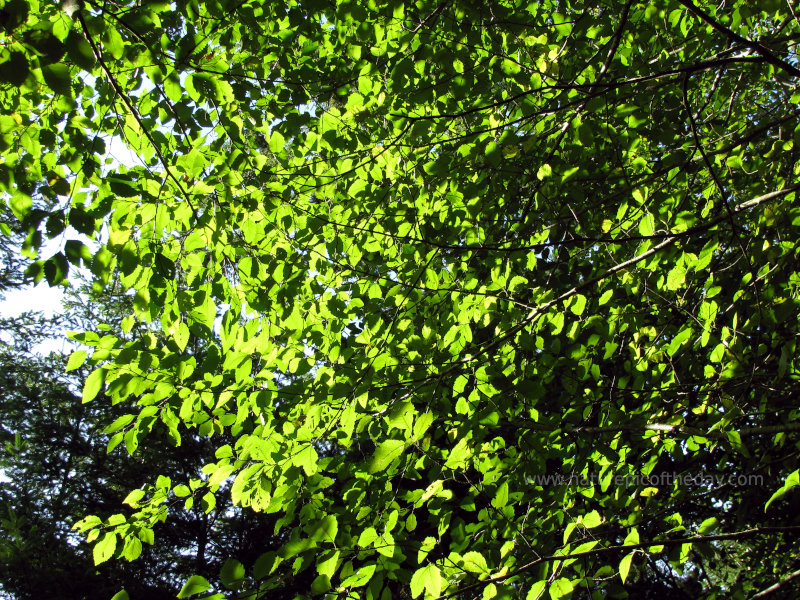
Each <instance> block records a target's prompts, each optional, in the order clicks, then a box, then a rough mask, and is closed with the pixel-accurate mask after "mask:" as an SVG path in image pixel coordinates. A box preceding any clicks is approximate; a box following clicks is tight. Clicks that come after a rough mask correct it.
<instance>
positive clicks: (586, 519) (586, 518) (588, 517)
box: [581, 510, 603, 529]
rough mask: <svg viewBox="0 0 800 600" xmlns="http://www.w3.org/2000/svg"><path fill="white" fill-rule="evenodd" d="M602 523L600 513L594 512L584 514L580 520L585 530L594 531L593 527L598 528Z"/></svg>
mask: <svg viewBox="0 0 800 600" xmlns="http://www.w3.org/2000/svg"><path fill="white" fill-rule="evenodd" d="M602 523H603V519H602V517H601V516H600V513H599V512H597V511H596V510H593V511H591V512H589V513H586V514H585V515H583V517H582V518H581V525H583V526H584V527H586V528H587V529H594V528H595V527H599V526H600V525H601V524H602Z"/></svg>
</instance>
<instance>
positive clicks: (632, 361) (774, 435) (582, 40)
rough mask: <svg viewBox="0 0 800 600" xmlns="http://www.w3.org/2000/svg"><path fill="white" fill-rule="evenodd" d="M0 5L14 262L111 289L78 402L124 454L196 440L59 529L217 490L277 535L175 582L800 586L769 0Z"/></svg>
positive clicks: (475, 593) (93, 533)
mask: <svg viewBox="0 0 800 600" xmlns="http://www.w3.org/2000/svg"><path fill="white" fill-rule="evenodd" d="M0 25H2V27H3V30H4V32H3V33H2V34H0V35H2V40H3V44H2V49H1V50H0V106H2V111H0V112H1V113H2V116H0V130H1V132H2V137H1V138H0V139H1V140H2V141H0V152H2V163H0V186H2V189H3V190H4V195H3V197H4V199H5V201H6V202H7V204H8V207H9V209H10V210H11V211H13V213H14V215H15V218H16V222H15V224H14V227H15V228H16V229H14V230H15V231H20V230H21V231H22V232H23V233H24V235H25V236H26V237H25V242H24V244H23V249H22V252H23V254H25V255H26V256H29V257H31V258H33V259H35V262H34V263H33V264H32V265H31V266H30V267H29V268H28V271H27V274H28V276H29V277H30V278H32V279H33V280H34V281H40V280H42V279H46V280H47V282H48V283H49V284H51V285H62V284H66V282H67V281H68V277H69V272H70V270H76V269H79V270H88V271H90V272H91V273H92V275H93V278H94V280H93V286H94V290H95V292H96V293H100V294H102V293H104V291H105V290H107V289H108V288H109V286H112V285H113V286H122V288H123V289H124V290H125V293H127V294H128V295H129V296H130V300H131V309H130V311H129V314H128V315H126V317H125V318H124V319H122V320H121V322H113V323H112V322H108V323H105V322H102V321H101V320H100V319H96V321H95V322H92V323H89V324H88V326H87V327H86V330H85V331H79V332H76V333H74V334H73V335H72V337H73V339H74V340H75V341H76V342H77V343H79V344H81V345H82V348H83V349H81V350H79V351H77V352H75V353H74V354H73V355H72V356H71V357H70V359H69V362H68V364H67V367H66V368H67V369H68V370H74V369H78V368H82V369H86V370H87V373H90V374H89V375H88V376H87V377H86V379H85V382H84V385H83V392H82V396H83V397H82V401H83V402H84V403H89V402H94V403H102V404H101V406H104V407H106V409H107V410H108V411H112V410H113V411H114V414H119V415H120V416H119V417H115V420H114V421H113V423H111V424H110V425H109V426H108V427H107V428H106V432H107V433H108V434H109V440H108V449H109V451H113V450H114V449H117V450H116V451H121V450H122V449H123V448H124V450H125V451H126V452H127V453H129V454H130V455H131V457H130V458H129V460H132V461H134V460H136V457H137V456H138V455H141V454H142V453H143V452H146V451H147V450H146V449H147V448H148V447H160V446H159V445H163V443H164V442H165V441H166V442H169V443H170V444H172V446H173V449H172V450H171V452H174V453H176V456H179V453H180V449H181V448H182V447H183V445H185V444H186V443H188V442H189V440H190V439H196V438H197V437H203V438H206V442H205V443H204V448H206V450H205V455H204V456H203V457H202V459H201V460H200V465H198V467H197V468H195V469H194V470H192V472H188V473H184V474H177V473H175V472H174V470H173V472H170V473H158V472H153V473H151V475H150V477H149V481H148V483H145V484H143V485H141V487H139V488H136V489H132V490H130V493H129V494H128V495H127V497H126V498H125V505H126V506H120V507H119V508H118V509H117V511H116V512H113V513H107V514H96V515H87V516H86V517H85V518H83V519H82V520H80V521H79V522H78V523H77V524H76V528H77V530H78V531H79V532H82V533H85V534H86V536H87V539H88V542H90V543H91V544H92V545H93V554H94V558H95V561H96V562H97V563H103V562H105V561H107V560H111V559H116V560H135V559H137V557H138V555H139V554H140V552H141V551H142V547H143V546H142V543H143V542H144V543H145V544H149V543H152V542H153V541H154V538H155V537H157V535H158V532H159V530H160V529H159V528H160V527H162V523H163V522H164V521H168V522H169V521H170V520H172V519H179V518H181V514H182V512H183V511H191V510H195V509H196V507H200V508H201V509H202V510H204V511H207V512H211V511H213V510H215V507H216V506H217V505H219V504H222V503H229V502H230V503H233V505H235V506H237V507H241V508H242V509H245V510H246V511H248V512H249V513H250V514H253V515H254V517H253V518H255V515H256V513H264V514H266V515H272V516H274V530H273V531H274V534H275V536H280V538H276V539H280V544H279V546H278V547H276V548H274V549H268V548H266V544H265V548H264V550H265V551H264V552H263V553H262V554H260V556H258V557H257V558H256V559H255V560H252V559H250V558H249V557H246V556H244V555H242V556H230V557H228V559H229V560H227V561H226V562H225V563H224V565H223V567H222V569H221V572H220V574H219V577H218V578H213V577H212V578H210V579H209V577H208V576H201V575H195V576H192V577H190V578H188V579H187V580H186V581H185V582H184V583H185V585H184V587H183V589H182V591H181V592H180V594H179V597H190V596H193V595H195V594H198V595H199V596H197V597H216V598H226V597H230V598H234V597H236V598H248V599H255V598H267V597H268V598H273V597H275V598H306V597H317V596H319V597H326V598H334V597H347V598H353V599H360V600H361V599H363V600H377V599H381V600H385V599H387V598H391V597H395V596H397V597H401V598H402V597H412V598H417V597H424V598H442V599H444V598H453V597H456V596H458V597H460V598H465V599H466V598H478V597H482V598H485V599H487V600H488V599H490V598H493V597H498V598H523V597H524V598H526V599H531V600H532V599H534V598H547V597H549V598H552V599H558V598H568V597H573V598H606V597H625V596H627V595H632V596H633V597H637V598H639V597H641V598H649V597H652V598H670V597H676V598H678V597H681V598H685V597H690V598H701V597H702V598H715V597H734V598H746V597H749V596H752V595H754V594H761V595H767V594H771V593H774V592H778V593H787V590H789V589H792V586H795V588H794V589H796V586H797V582H798V578H797V576H798V575H800V570H799V569H800V563H798V560H797V558H796V556H797V555H798V547H797V532H798V531H800V521H799V520H798V519H799V518H800V512H798V510H797V509H798V496H797V495H796V490H794V491H793V490H792V488H794V487H796V486H797V485H798V484H800V477H799V476H798V470H797V467H798V466H800V465H798V449H800V445H799V444H798V435H800V411H799V410H798V406H797V403H796V398H797V397H798V392H799V391H800V385H798V376H799V375H800V370H798V361H797V358H796V357H797V352H796V345H797V335H798V325H797V324H798V314H800V313H799V312H798V308H800V294H799V293H798V285H800V263H798V251H799V250H798V247H797V244H796V239H797V238H796V236H797V233H798V230H797V227H798V225H800V207H798V205H797V202H796V192H797V189H798V184H797V175H798V167H797V166H796V162H797V159H796V157H797V156H798V152H797V149H795V148H794V140H795V139H796V138H798V134H800V130H798V129H797V126H798V121H797V118H798V116H799V115H800V112H799V111H798V103H800V93H798V92H800V90H798V86H797V84H798V76H800V70H798V66H797V65H798V57H797V54H796V45H797V43H798V40H800V17H799V16H798V15H797V14H796V12H795V8H794V6H793V4H792V2H791V1H786V2H784V1H778V0H762V1H760V2H746V3H745V2H739V3H725V2H719V3H717V4H712V3H711V2H707V1H705V0H704V1H702V2H701V1H700V0H697V1H693V0H658V1H655V2H648V3H636V2H633V1H632V0H627V1H625V2H622V1H619V0H596V1H595V0H587V1H585V2H583V1H580V0H544V1H542V2H531V3H528V2H519V1H518V0H504V1H494V0H490V1H488V2H474V1H472V0H443V1H441V2H430V1H428V0H418V1H417V2H404V1H403V0H389V1H386V2H379V1H377V0H366V1H356V0H349V1H347V0H342V1H339V2H328V1H325V0H290V1H289V2H280V3H279V2H269V1H267V0H175V1H173V2H167V1H147V2H144V1H138V0H107V1H103V2H100V1H99V0H98V1H95V0H86V1H81V0H78V1H77V2H72V1H71V2H64V3H62V5H61V6H56V5H55V3H51V2H42V1H38V0H8V1H7V2H6V3H5V4H4V5H3V7H2V8H1V9H0ZM120 144H125V145H127V147H128V148H130V149H131V150H132V151H133V152H134V153H135V154H136V156H138V163H137V164H135V165H125V164H122V163H120V162H119V161H118V160H115V159H114V158H113V152H112V151H113V149H114V148H115V147H117V146H119V145H120ZM6 229H7V230H8V231H6V233H9V232H11V227H10V226H9V227H7V228H6ZM76 232H77V233H79V234H83V236H88V237H89V238H92V239H93V240H94V242H93V243H91V244H88V245H87V244H86V243H84V242H83V241H81V239H79V236H76V235H75V233H76ZM47 239H56V240H60V241H61V243H60V249H59V250H58V251H57V252H55V254H53V255H52V256H47V255H40V254H41V252H40V250H41V248H42V246H43V243H44V241H45V240H47ZM108 414H111V413H110V412H109V413H108ZM132 485H138V484H136V483H134V484H132ZM745 566H746V567H748V568H749V569H750V570H749V571H747V570H746V569H745ZM119 597H120V598H121V597H123V596H122V595H120V596H119Z"/></svg>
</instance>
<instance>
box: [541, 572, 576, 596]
mask: <svg viewBox="0 0 800 600" xmlns="http://www.w3.org/2000/svg"><path fill="white" fill-rule="evenodd" d="M573 589H575V588H574V586H573V585H572V582H571V581H570V580H569V579H566V578H564V577H559V578H558V579H556V580H555V581H554V582H553V583H552V584H551V585H550V587H549V588H548V590H547V591H548V592H550V597H551V598H552V599H553V600H558V598H564V597H565V596H569V595H570V594H571V593H572V590H573Z"/></svg>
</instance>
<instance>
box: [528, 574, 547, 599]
mask: <svg viewBox="0 0 800 600" xmlns="http://www.w3.org/2000/svg"><path fill="white" fill-rule="evenodd" d="M546 587H547V580H546V579H543V580H542V581H537V582H536V583H534V584H533V585H532V586H531V589H530V590H528V595H527V596H526V597H525V600H539V599H540V598H542V597H543V596H544V590H545V588H546Z"/></svg>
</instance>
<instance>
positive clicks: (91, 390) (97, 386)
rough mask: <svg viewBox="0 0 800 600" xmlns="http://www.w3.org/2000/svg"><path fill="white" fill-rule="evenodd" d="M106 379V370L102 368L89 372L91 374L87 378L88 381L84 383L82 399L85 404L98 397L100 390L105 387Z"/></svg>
mask: <svg viewBox="0 0 800 600" xmlns="http://www.w3.org/2000/svg"><path fill="white" fill-rule="evenodd" d="M105 380H106V372H105V370H104V369H102V368H100V369H95V370H94V371H92V372H91V373H90V374H89V376H88V377H87V378H86V382H85V383H84V384H83V399H82V401H83V403H84V404H86V403H87V402H91V401H92V400H94V399H95V398H96V397H97V394H99V393H100V390H102V389H103V385H104V384H105Z"/></svg>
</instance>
